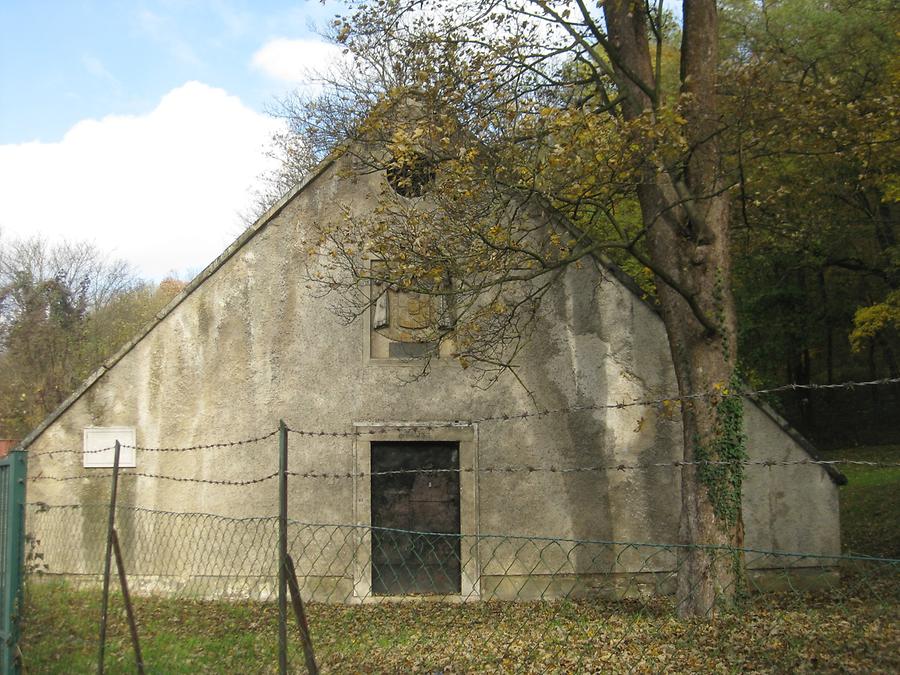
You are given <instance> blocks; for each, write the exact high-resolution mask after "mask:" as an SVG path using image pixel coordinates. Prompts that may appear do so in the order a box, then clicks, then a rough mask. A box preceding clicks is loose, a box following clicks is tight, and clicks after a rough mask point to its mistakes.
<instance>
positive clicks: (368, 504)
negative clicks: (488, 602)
mask: <svg viewBox="0 0 900 675" xmlns="http://www.w3.org/2000/svg"><path fill="white" fill-rule="evenodd" d="M353 430H354V443H353V462H354V467H355V470H354V472H353V520H354V522H355V523H356V525H357V531H356V536H355V540H356V541H355V543H356V547H355V553H354V556H353V594H352V601H353V602H357V603H363V604H365V603H377V602H384V601H389V600H398V599H399V600H409V599H411V598H420V599H422V600H426V601H427V600H428V598H429V596H405V595H403V596H381V595H378V596H375V595H373V594H372V531H371V527H372V477H371V472H372V443H373V442H374V443H378V442H382V441H388V442H390V441H400V442H403V441H424V442H436V443H444V442H446V443H459V468H460V474H459V533H460V535H461V540H460V547H459V549H460V592H459V595H457V596H450V597H451V598H453V597H455V599H456V600H458V601H460V602H462V601H469V600H478V599H480V597H481V587H480V581H479V580H480V578H481V562H480V556H479V551H478V549H479V546H478V534H479V507H478V425H477V424H469V423H464V422H354V423H353ZM439 597H441V598H446V597H447V596H439Z"/></svg>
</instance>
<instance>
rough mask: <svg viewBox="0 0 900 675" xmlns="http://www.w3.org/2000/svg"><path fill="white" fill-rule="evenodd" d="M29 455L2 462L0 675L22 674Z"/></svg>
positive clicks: (16, 454)
mask: <svg viewBox="0 0 900 675" xmlns="http://www.w3.org/2000/svg"><path fill="white" fill-rule="evenodd" d="M25 457H26V453H25V452H24V451H21V450H16V451H13V452H11V453H9V455H8V456H7V457H4V458H3V459H0V673H2V675H7V674H8V673H17V672H19V662H18V660H17V659H16V651H17V650H16V644H17V642H18V640H19V617H20V615H21V601H22V556H23V553H24V548H25V467H26V460H25Z"/></svg>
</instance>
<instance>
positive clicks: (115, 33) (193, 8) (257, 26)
mask: <svg viewBox="0 0 900 675" xmlns="http://www.w3.org/2000/svg"><path fill="white" fill-rule="evenodd" d="M340 9H341V6H340V5H339V4H338V3H334V2H331V3H327V4H324V5H323V4H322V3H320V2H316V1H313V2H304V1H303V0H300V1H299V2H298V1H297V0H294V1H293V2H288V1H284V2H278V1H268V2H266V1H257V2H243V1H240V0H231V1H228V0H193V1H187V0H156V1H153V0H147V1H144V2H127V1H125V2H99V1H96V0H94V1H91V0H57V1H55V2H48V1H46V0H3V2H0V143H21V142H25V141H34V140H41V141H45V142H47V141H56V140H59V139H61V138H62V136H63V134H65V132H66V131H68V129H69V128H70V127H71V126H72V125H74V124H75V123H76V122H78V121H79V120H82V119H85V118H101V117H103V116H105V115H109V114H141V113H145V112H147V111H148V110H150V109H152V108H153V106H155V105H156V104H157V103H158V102H159V100H160V99H161V98H162V96H163V95H164V94H166V93H167V92H169V91H171V90H172V89H174V88H175V87H177V86H179V85H181V84H184V83H185V82H187V81H190V80H197V81H200V82H203V83H205V84H208V85H210V86H213V87H219V88H222V89H224V90H225V91H227V92H229V93H231V94H235V95H237V96H239V97H240V98H241V100H242V101H243V102H244V103H245V104H246V105H248V106H250V107H251V108H253V109H256V110H262V109H263V108H264V106H265V105H266V103H267V102H269V101H271V99H272V97H273V96H276V95H279V94H282V93H284V91H285V89H286V87H285V82H283V81H281V80H278V79H276V78H273V77H270V76H267V75H266V74H265V73H264V72H261V71H260V69H259V68H255V67H254V66H253V65H252V57H253V55H254V54H255V53H256V52H257V51H258V50H260V49H261V48H262V47H263V45H264V44H265V43H266V42H268V41H270V40H273V39H275V38H301V37H307V38H315V37H316V35H315V33H314V30H315V27H316V26H318V27H320V28H325V27H326V26H327V24H328V22H329V21H330V20H331V18H332V17H333V16H334V14H335V13H337V12H339V11H340Z"/></svg>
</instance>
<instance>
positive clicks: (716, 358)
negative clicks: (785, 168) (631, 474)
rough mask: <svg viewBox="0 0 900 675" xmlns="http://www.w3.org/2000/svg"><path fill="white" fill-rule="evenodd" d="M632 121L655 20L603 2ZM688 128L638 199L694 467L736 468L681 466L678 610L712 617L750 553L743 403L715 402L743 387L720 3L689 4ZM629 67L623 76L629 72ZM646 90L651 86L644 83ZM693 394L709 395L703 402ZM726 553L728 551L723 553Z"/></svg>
mask: <svg viewBox="0 0 900 675" xmlns="http://www.w3.org/2000/svg"><path fill="white" fill-rule="evenodd" d="M604 15H605V19H606V24H607V31H608V34H609V39H610V43H611V46H612V51H611V53H610V56H611V60H612V62H613V65H614V67H615V68H616V73H617V80H618V85H619V88H620V89H621V90H622V92H623V93H625V94H626V99H625V101H624V103H623V114H624V115H625V117H626V118H629V119H635V118H637V117H639V116H641V115H652V114H654V111H655V107H656V106H657V105H658V99H657V100H653V98H652V97H651V96H649V95H648V93H647V89H648V85H650V86H652V87H653V88H655V89H656V90H657V91H658V90H659V89H658V87H657V84H656V83H655V82H654V75H653V69H652V62H651V59H650V51H649V42H648V39H647V34H648V31H647V25H646V16H645V14H644V12H642V11H640V9H639V8H637V6H636V3H634V2H633V0H608V1H607V2H606V3H605V4H604ZM683 16H684V26H683V42H682V49H681V59H682V63H681V82H682V87H681V90H682V94H683V115H684V117H685V119H686V120H687V122H686V124H685V125H684V126H683V129H684V133H685V136H686V138H687V140H688V142H689V144H690V147H691V152H690V154H689V157H688V159H687V160H686V161H685V162H684V165H683V166H681V167H678V168H676V169H672V168H669V167H659V166H656V165H650V164H649V163H648V166H646V167H645V169H644V172H643V176H642V178H643V180H642V184H641V185H640V187H639V189H638V199H639V201H640V205H641V213H642V217H643V222H644V226H645V228H647V239H646V243H647V247H648V250H649V254H650V259H651V262H652V267H653V270H654V272H655V274H656V282H657V289H658V296H659V301H660V307H661V310H662V316H663V321H664V322H665V325H666V330H667V332H668V338H669V348H670V351H671V354H672V361H673V364H674V367H675V376H676V378H677V380H678V389H679V393H680V394H681V396H682V397H683V401H682V424H683V434H684V460H685V461H686V462H695V461H701V462H702V461H703V460H711V461H714V462H717V461H726V462H728V461H732V460H735V463H733V464H727V465H721V464H702V465H699V466H694V465H689V466H685V467H683V468H682V474H681V475H682V479H681V525H680V530H681V539H682V542H683V543H684V544H688V547H686V548H684V549H682V550H681V553H680V560H679V572H678V588H677V601H678V612H679V614H680V615H682V616H707V617H709V616H711V615H712V614H713V613H714V612H715V609H716V607H717V606H718V605H719V604H720V603H722V602H724V603H726V604H727V603H728V602H730V601H731V599H732V598H733V597H734V595H735V593H736V592H737V590H738V588H739V581H740V578H741V562H742V561H741V559H740V558H739V557H738V556H737V555H736V554H734V553H733V552H732V551H730V550H728V549H729V548H730V547H740V546H741V545H742V544H743V525H742V520H741V489H740V486H741V477H742V475H743V472H742V465H741V464H740V463H739V460H741V459H743V452H744V450H743V433H742V407H741V406H742V403H741V401H740V399H736V398H727V399H718V398H717V397H716V396H706V394H710V393H712V392H716V391H721V390H723V389H725V388H728V387H731V386H734V384H735V382H734V370H735V362H736V347H737V342H736V335H737V331H736V320H735V308H734V300H733V298H732V295H731V287H730V279H731V260H730V251H729V204H728V196H727V193H726V191H725V190H724V189H723V186H722V182H723V178H722V175H721V172H722V165H721V156H720V153H719V149H718V145H717V141H716V135H717V128H718V125H719V119H718V112H717V105H716V92H715V81H716V68H717V47H718V45H717V31H718V25H717V17H716V7H715V2H714V0H691V1H690V2H688V1H686V2H684V14H683ZM623 66H624V67H623ZM636 79H637V80H642V83H643V85H644V86H641V84H640V83H638V82H636ZM695 395H699V396H697V397H696V398H694V396H695ZM723 547H724V548H723Z"/></svg>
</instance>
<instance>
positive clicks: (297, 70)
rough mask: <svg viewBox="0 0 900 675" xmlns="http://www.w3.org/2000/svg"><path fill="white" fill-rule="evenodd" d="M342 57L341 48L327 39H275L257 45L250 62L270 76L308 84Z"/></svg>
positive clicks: (298, 83) (284, 80)
mask: <svg viewBox="0 0 900 675" xmlns="http://www.w3.org/2000/svg"><path fill="white" fill-rule="evenodd" d="M345 58H346V57H345V56H344V54H343V48H341V47H339V46H337V45H335V44H331V43H330V42H323V41H321V40H308V39H300V40H288V39H286V38H276V39H274V40H269V41H268V42H267V43H266V44H264V45H263V46H262V47H260V49H259V50H258V51H257V52H256V53H255V54H254V55H253V60H252V64H253V66H254V67H255V68H257V69H258V70H260V71H261V72H263V73H264V74H266V75H267V76H269V77H271V78H273V79H276V80H281V81H282V82H287V83H289V84H294V85H303V84H306V85H310V84H313V83H314V81H315V80H316V79H317V77H318V76H320V75H322V74H323V73H325V72H327V71H328V70H329V69H330V68H332V67H333V66H336V65H338V64H339V63H340V62H341V61H342V60H343V59H345Z"/></svg>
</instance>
